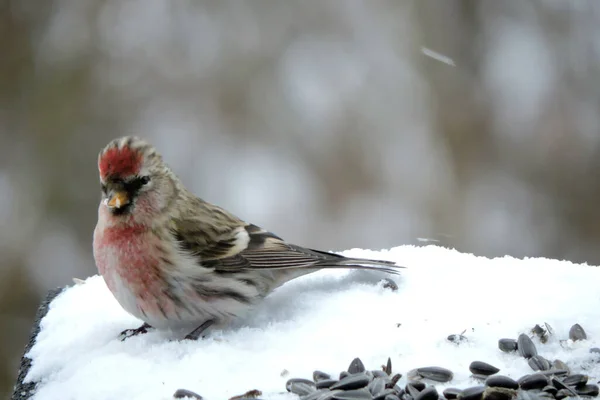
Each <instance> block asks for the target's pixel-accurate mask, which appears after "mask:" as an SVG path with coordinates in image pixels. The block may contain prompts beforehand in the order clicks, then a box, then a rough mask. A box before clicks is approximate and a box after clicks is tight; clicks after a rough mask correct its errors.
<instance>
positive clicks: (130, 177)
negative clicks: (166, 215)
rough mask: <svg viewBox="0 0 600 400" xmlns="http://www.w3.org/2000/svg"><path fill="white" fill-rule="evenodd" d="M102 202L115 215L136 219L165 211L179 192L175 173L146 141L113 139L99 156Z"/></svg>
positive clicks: (128, 137) (126, 138)
mask: <svg viewBox="0 0 600 400" xmlns="http://www.w3.org/2000/svg"><path fill="white" fill-rule="evenodd" d="M98 170H99V172H100V184H101V186H102V204H101V207H103V206H104V207H106V209H107V210H108V211H109V212H110V214H111V215H113V216H115V217H120V216H121V217H132V216H135V217H137V218H135V219H137V220H139V219H144V218H152V217H154V216H156V215H157V214H159V213H161V212H164V210H165V208H166V207H167V206H168V205H169V204H170V203H171V200H172V199H173V197H174V196H175V193H176V182H175V179H176V178H175V177H174V175H173V174H172V173H171V172H170V170H169V169H168V167H167V166H166V165H165V164H164V163H163V161H162V157H161V156H160V154H158V152H157V151H156V150H155V149H154V148H153V147H152V146H151V145H150V144H149V143H148V142H146V141H144V140H142V139H140V138H138V137H133V136H126V137H122V138H118V139H114V140H112V141H111V142H110V143H108V145H106V147H105V148H104V149H103V150H102V151H101V152H100V154H99V156H98Z"/></svg>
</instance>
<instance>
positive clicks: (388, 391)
mask: <svg viewBox="0 0 600 400" xmlns="http://www.w3.org/2000/svg"><path fill="white" fill-rule="evenodd" d="M390 394H393V395H395V394H396V391H395V390H394V389H383V392H381V393H379V394H378V395H377V396H375V397H373V400H384V399H385V398H386V396H387V395H390Z"/></svg>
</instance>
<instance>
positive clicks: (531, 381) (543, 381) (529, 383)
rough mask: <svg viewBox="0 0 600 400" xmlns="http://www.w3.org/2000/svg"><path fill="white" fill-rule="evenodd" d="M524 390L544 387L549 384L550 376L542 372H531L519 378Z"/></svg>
mask: <svg viewBox="0 0 600 400" xmlns="http://www.w3.org/2000/svg"><path fill="white" fill-rule="evenodd" d="M519 385H521V389H523V390H531V389H542V388H544V387H546V386H548V378H547V377H546V376H544V375H542V374H531V375H527V376H526V377H524V378H522V379H521V380H519Z"/></svg>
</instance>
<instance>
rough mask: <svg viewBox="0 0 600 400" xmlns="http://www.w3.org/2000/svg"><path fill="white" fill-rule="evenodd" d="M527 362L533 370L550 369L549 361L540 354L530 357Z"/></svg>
mask: <svg viewBox="0 0 600 400" xmlns="http://www.w3.org/2000/svg"><path fill="white" fill-rule="evenodd" d="M527 363H528V364H529V366H530V367H531V369H532V370H534V371H547V370H549V369H550V361H548V360H547V359H545V358H544V357H542V356H540V355H537V356H533V357H531V358H530V359H529V360H527Z"/></svg>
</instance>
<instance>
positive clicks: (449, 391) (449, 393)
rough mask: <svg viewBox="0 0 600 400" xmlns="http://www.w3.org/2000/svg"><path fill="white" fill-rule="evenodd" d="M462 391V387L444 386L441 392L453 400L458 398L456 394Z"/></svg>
mask: <svg viewBox="0 0 600 400" xmlns="http://www.w3.org/2000/svg"><path fill="white" fill-rule="evenodd" d="M461 392H462V389H457V388H446V389H444V391H443V392H442V394H443V395H444V397H445V398H447V399H448V400H454V399H456V398H458V395H459V394H460V393H461Z"/></svg>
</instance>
